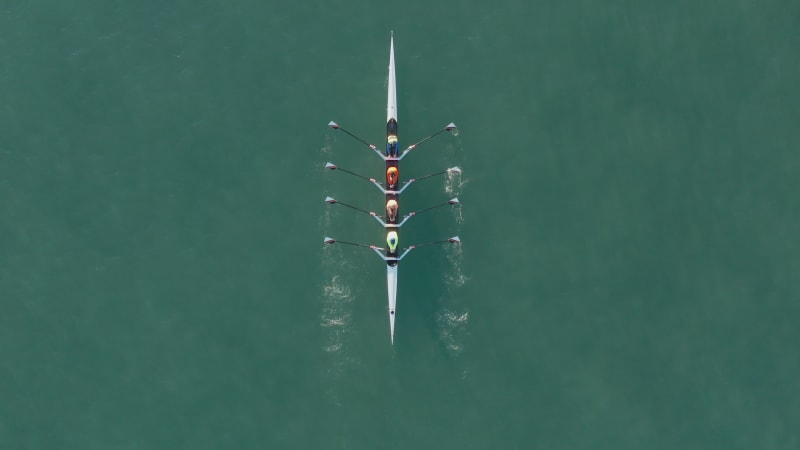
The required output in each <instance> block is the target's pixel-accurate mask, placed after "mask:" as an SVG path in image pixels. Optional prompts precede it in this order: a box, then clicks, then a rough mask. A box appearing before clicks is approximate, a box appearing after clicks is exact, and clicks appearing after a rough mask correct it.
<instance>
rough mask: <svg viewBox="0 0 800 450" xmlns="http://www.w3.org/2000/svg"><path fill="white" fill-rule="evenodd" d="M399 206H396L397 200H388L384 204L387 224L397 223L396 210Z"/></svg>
mask: <svg viewBox="0 0 800 450" xmlns="http://www.w3.org/2000/svg"><path fill="white" fill-rule="evenodd" d="M398 208H399V205H398V204H397V200H389V201H388V202H386V218H387V219H388V221H389V223H395V221H397V209H398Z"/></svg>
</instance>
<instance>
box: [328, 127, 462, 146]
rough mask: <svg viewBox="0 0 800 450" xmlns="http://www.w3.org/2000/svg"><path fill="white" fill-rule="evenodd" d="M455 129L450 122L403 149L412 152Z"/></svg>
mask: <svg viewBox="0 0 800 450" xmlns="http://www.w3.org/2000/svg"><path fill="white" fill-rule="evenodd" d="M331 123H333V122H331ZM455 129H456V124H454V123H453V122H450V123H449V124H447V126H446V127H444V128H442V129H441V130H439V131H437V132H436V133H433V134H432V135H430V136H428V137H426V138H425V139H423V140H421V141H419V142H417V143H416V144H411V145H409V146H408V147H407V148H406V149H405V150H403V153H406V152H410V151H411V150H413V149H414V148H415V147H416V146H418V145H420V144H422V143H423V142H426V141H429V140H431V139H433V138H435V137H436V136H438V135H440V134H442V133H444V132H445V131H450V130H455Z"/></svg>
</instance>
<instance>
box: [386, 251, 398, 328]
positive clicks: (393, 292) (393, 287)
mask: <svg viewBox="0 0 800 450" xmlns="http://www.w3.org/2000/svg"><path fill="white" fill-rule="evenodd" d="M386 288H387V290H388V295H389V334H390V338H391V340H392V344H394V312H395V308H396V307H397V265H394V266H388V265H387V266H386Z"/></svg>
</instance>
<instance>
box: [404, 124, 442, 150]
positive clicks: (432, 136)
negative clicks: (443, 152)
mask: <svg viewBox="0 0 800 450" xmlns="http://www.w3.org/2000/svg"><path fill="white" fill-rule="evenodd" d="M445 131H447V128H443V129H441V130H439V131H437V132H436V133H433V134H432V135H430V136H428V137H426V138H425V139H423V140H421V141H419V142H417V143H416V144H411V145H409V146H408V148H407V149H406V150H411V149H413V148H416V147H417V146H418V145H420V144H422V143H423V142H427V141H429V140H431V139H433V138H435V137H436V136H438V135H440V134H442V133H444V132H445Z"/></svg>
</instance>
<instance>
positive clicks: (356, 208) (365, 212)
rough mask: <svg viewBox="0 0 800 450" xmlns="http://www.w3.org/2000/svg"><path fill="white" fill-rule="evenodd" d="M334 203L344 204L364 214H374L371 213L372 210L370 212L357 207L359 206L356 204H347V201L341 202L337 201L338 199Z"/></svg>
mask: <svg viewBox="0 0 800 450" xmlns="http://www.w3.org/2000/svg"><path fill="white" fill-rule="evenodd" d="M336 204H337V205H342V206H346V207H348V208H350V209H354V210H356V211H358V212H362V213H364V214H369V215H370V216H372V215H374V213H372V212H370V211H367V210H366V209H361V208H359V207H357V206H353V205H348V204H347V203H342V202H340V201H338V200H337V201H336Z"/></svg>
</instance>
